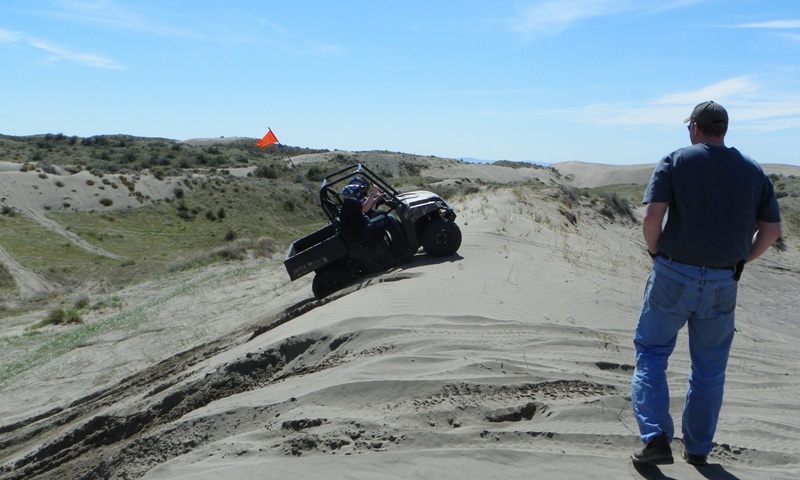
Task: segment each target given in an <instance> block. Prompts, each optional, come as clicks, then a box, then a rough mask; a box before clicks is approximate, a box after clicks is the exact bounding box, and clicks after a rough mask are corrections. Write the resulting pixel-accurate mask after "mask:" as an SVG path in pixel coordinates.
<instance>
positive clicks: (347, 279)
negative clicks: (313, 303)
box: [311, 267, 353, 300]
mask: <svg viewBox="0 0 800 480" xmlns="http://www.w3.org/2000/svg"><path fill="white" fill-rule="evenodd" d="M352 281H353V277H352V276H351V275H350V273H349V272H348V271H347V270H345V269H344V268H342V267H328V268H325V269H323V270H320V271H318V272H317V273H316V275H314V280H313V281H312V282H311V291H312V292H313V293H314V297H315V298H317V299H318V300H319V299H322V298H325V297H327V296H328V295H330V294H331V293H334V292H337V291H339V290H341V289H343V288H344V287H346V286H348V285H349V284H350V283H351V282H352Z"/></svg>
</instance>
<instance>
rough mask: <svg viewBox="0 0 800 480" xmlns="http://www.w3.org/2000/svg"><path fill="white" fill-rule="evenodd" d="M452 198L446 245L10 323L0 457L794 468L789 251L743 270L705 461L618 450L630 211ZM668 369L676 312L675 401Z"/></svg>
mask: <svg viewBox="0 0 800 480" xmlns="http://www.w3.org/2000/svg"><path fill="white" fill-rule="evenodd" d="M464 167H465V170H464V172H466V173H468V169H471V168H473V167H471V166H468V165H465V166H464ZM459 168H460V167H459ZM476 168H477V167H476ZM483 168H484V170H480V168H479V169H478V171H477V174H480V175H482V177H481V178H484V179H485V180H486V179H489V180H492V170H490V169H488V167H483ZM531 170H533V169H531ZM537 172H541V171H540V170H537ZM606 173H607V172H604V173H603V174H604V175H605V174H606ZM625 175H628V172H625ZM464 178H468V176H467V175H464ZM575 178H576V179H577V178H578V175H577V174H576V175H575ZM498 181H499V180H498ZM543 183H546V182H543ZM455 208H456V211H457V212H458V214H459V219H458V223H459V224H460V226H461V228H462V232H463V236H464V240H463V243H462V247H461V249H460V250H459V255H458V256H456V257H453V258H450V259H444V260H442V259H438V260H437V259H431V258H428V257H427V256H425V255H424V254H419V255H417V257H415V259H414V261H412V262H411V263H409V264H407V265H404V266H403V267H402V268H398V269H395V270H393V271H390V272H387V273H385V274H383V275H379V276H376V277H374V278H371V279H368V280H366V281H364V282H363V283H361V284H359V285H356V286H354V287H351V288H349V289H347V290H345V291H342V292H340V293H338V294H335V295H333V296H331V297H329V298H326V299H325V300H323V301H315V300H313V298H312V295H311V289H310V285H309V283H310V278H308V277H304V278H302V279H300V280H298V281H297V282H294V283H290V282H288V279H287V277H286V273H285V271H284V270H283V266H282V264H281V258H276V259H273V260H260V261H249V262H245V263H242V264H237V265H234V266H231V265H226V266H217V267H213V268H211V269H209V270H207V271H204V272H203V273H202V274H198V273H193V274H191V275H185V276H180V275H176V276H174V277H170V278H165V279H162V280H159V281H153V282H149V283H144V284H141V285H138V286H136V287H133V288H130V289H128V290H126V291H124V292H120V293H119V296H121V297H123V298H125V299H126V309H125V310H124V311H123V312H117V313H113V314H109V315H107V316H103V315H102V314H98V315H97V317H96V318H90V319H87V325H85V326H80V327H60V328H57V329H53V330H52V331H50V332H49V333H47V334H46V335H44V336H42V337H25V336H24V335H22V334H21V333H18V335H17V337H15V338H16V340H15V341H14V342H6V345H9V346H10V347H9V348H4V349H3V351H2V353H0V361H2V365H3V366H4V368H20V367H19V365H21V363H20V362H28V363H27V364H26V365H28V366H31V365H33V367H32V368H28V369H26V370H21V373H19V374H18V375H15V376H13V377H12V380H11V381H10V382H9V383H8V384H7V385H5V386H3V387H2V390H0V394H2V399H3V402H2V403H1V404H0V419H2V421H1V422H0V465H2V467H0V478H2V479H21V478H54V479H55V478H58V479H65V478H70V479H72V478H149V479H180V478H186V479H189V478H192V479H198V478H201V479H202V478H208V479H212V478H213V479H217V478H363V479H384V478H386V479H389V478H432V479H434V478H435V479H451V478H452V479H459V480H460V479H470V478H481V479H483V478H548V479H585V478H598V479H626V478H633V479H635V478H680V479H704V478H705V479H708V478H719V479H794V478H797V477H798V475H799V474H800V435H798V433H800V420H798V416H797V410H798V405H800V382H798V381H797V378H796V374H795V372H796V371H797V370H798V368H800V355H799V353H800V347H798V345H800V325H798V323H797V315H796V312H797V311H798V309H800V298H798V296H797V291H800V256H798V254H797V252H796V251H793V250H789V251H787V252H777V251H774V250H771V251H770V252H768V253H767V254H766V255H765V256H764V257H763V258H762V259H760V260H759V261H758V262H757V263H756V264H754V265H751V266H749V268H748V269H747V270H746V271H745V273H744V275H743V279H742V283H741V289H740V298H739V306H738V309H737V319H738V334H737V338H736V341H735V343H734V348H733V353H732V355H731V362H730V367H729V375H728V383H727V390H726V399H725V405H724V408H723V412H722V418H721V420H720V425H719V430H718V434H717V437H716V441H717V445H716V446H715V449H714V452H713V454H712V458H711V462H712V465H711V466H710V467H707V468H704V469H696V468H695V467H691V466H689V465H688V464H684V463H682V462H678V463H676V464H675V465H671V466H664V467H661V468H660V469H656V468H654V469H653V470H639V471H637V470H636V469H635V468H634V467H633V466H632V464H631V462H630V459H629V456H630V453H631V451H632V450H633V449H634V448H636V447H637V446H638V436H637V433H636V425H635V421H634V419H633V417H632V414H631V412H630V401H629V393H628V389H629V386H630V375H631V371H632V368H633V349H632V340H631V339H632V332H633V328H634V326H635V321H636V316H637V313H638V310H639V307H640V299H641V295H642V288H643V285H644V282H645V279H646V277H647V274H648V272H649V258H648V257H647V256H646V255H645V254H644V253H643V248H644V247H643V243H642V241H641V233H640V226H639V225H637V224H634V223H633V222H630V221H627V222H623V221H618V222H616V223H610V222H608V221H607V220H606V219H604V218H603V217H602V216H601V215H599V214H597V213H596V212H594V211H592V210H590V209H588V208H578V207H575V206H572V207H569V206H566V205H565V204H563V203H562V202H560V201H559V200H557V199H555V198H554V195H549V194H547V193H546V192H545V193H534V192H533V191H532V190H530V189H529V188H528V187H525V186H520V185H517V186H512V187H508V188H503V189H499V190H491V193H490V194H487V193H477V194H474V195H471V196H469V197H467V198H465V199H463V200H459V201H458V202H456V204H455ZM21 327H22V325H19V326H18V327H17V330H16V331H17V332H21ZM8 332H10V333H8ZM7 334H8V335H13V332H11V331H10V330H7ZM687 369H688V352H687V345H686V338H685V332H684V336H682V337H681V339H680V341H679V344H678V348H677V351H676V354H675V355H674V357H673V360H672V362H671V364H670V378H671V381H672V388H673V400H674V401H673V411H674V416H675V418H676V420H677V421H679V418H680V414H679V411H680V407H681V398H682V396H683V393H684V388H685V376H686V373H687ZM675 445H676V447H675V448H676V451H677V452H678V453H679V452H680V451H681V447H680V442H679V441H678V442H676V444H675Z"/></svg>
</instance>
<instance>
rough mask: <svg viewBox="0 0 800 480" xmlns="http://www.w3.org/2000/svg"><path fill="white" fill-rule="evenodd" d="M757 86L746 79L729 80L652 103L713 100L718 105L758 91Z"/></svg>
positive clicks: (661, 98) (673, 94)
mask: <svg viewBox="0 0 800 480" xmlns="http://www.w3.org/2000/svg"><path fill="white" fill-rule="evenodd" d="M758 88H759V87H758V85H757V84H756V83H755V82H754V81H753V80H752V79H750V78H748V77H738V78H731V79H728V80H723V81H721V82H717V83H714V84H711V85H708V86H705V87H702V88H700V89H697V90H694V91H691V92H680V93H672V94H669V95H664V96H662V97H660V98H657V99H655V100H654V101H653V103H654V104H656V105H669V104H673V105H674V104H686V103H693V104H695V105H696V104H698V103H700V102H704V101H706V100H715V101H719V102H720V103H721V102H722V101H724V100H725V99H729V98H732V97H736V96H741V95H746V94H748V93H752V92H755V91H757V90H758Z"/></svg>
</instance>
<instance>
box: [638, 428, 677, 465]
mask: <svg viewBox="0 0 800 480" xmlns="http://www.w3.org/2000/svg"><path fill="white" fill-rule="evenodd" d="M631 460H633V463H635V464H637V465H669V464H671V463H673V462H674V461H675V460H674V459H673V458H672V448H670V446H669V440H668V439H667V436H666V435H659V436H658V437H656V438H654V439H652V440H650V442H649V443H648V444H647V445H645V446H644V447H643V448H640V449H639V450H636V451H635V452H633V455H632V456H631Z"/></svg>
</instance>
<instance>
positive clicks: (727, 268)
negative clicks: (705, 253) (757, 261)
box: [658, 252, 737, 272]
mask: <svg viewBox="0 0 800 480" xmlns="http://www.w3.org/2000/svg"><path fill="white" fill-rule="evenodd" d="M658 256H659V257H661V258H663V259H666V260H669V261H670V262H675V263H680V264H683V265H689V266H690V267H698V268H709V269H711V270H730V271H732V272H735V271H736V267H737V265H731V266H728V267H714V266H711V265H698V264H696V263H689V262H684V261H682V260H678V259H677V258H674V257H670V256H669V255H667V254H666V253H663V252H658Z"/></svg>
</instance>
